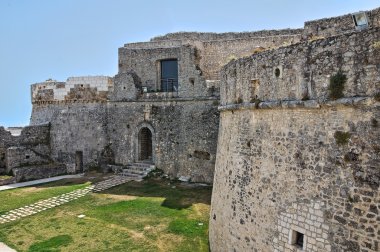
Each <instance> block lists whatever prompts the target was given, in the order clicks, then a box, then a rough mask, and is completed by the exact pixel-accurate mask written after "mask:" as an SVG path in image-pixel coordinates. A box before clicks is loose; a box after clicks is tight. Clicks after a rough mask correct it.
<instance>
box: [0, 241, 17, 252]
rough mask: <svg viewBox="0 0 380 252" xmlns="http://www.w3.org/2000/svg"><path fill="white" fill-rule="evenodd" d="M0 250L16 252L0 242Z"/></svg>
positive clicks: (1, 251) (2, 251) (0, 251)
mask: <svg viewBox="0 0 380 252" xmlns="http://www.w3.org/2000/svg"><path fill="white" fill-rule="evenodd" d="M0 252H17V251H16V250H14V249H12V248H10V247H8V246H7V245H5V244H4V243H2V242H0Z"/></svg>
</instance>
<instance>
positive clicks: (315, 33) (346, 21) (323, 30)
mask: <svg viewBox="0 0 380 252" xmlns="http://www.w3.org/2000/svg"><path fill="white" fill-rule="evenodd" d="M365 13H366V16H367V18H368V21H369V26H370V27H371V28H375V27H380V8H377V9H374V10H371V11H365ZM352 15H353V14H347V15H343V16H339V17H332V18H323V19H318V20H313V21H308V22H305V28H304V31H303V33H302V37H303V39H305V40H307V39H312V38H318V37H323V38H327V37H331V36H335V35H339V34H343V33H347V32H353V31H355V30H356V29H357V28H356V27H355V23H354V20H353V17H352Z"/></svg>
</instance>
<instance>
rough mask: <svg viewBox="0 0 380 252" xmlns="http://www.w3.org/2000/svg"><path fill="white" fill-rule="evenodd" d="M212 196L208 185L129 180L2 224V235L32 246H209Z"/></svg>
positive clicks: (22, 247)
mask: <svg viewBox="0 0 380 252" xmlns="http://www.w3.org/2000/svg"><path fill="white" fill-rule="evenodd" d="M173 187H175V188H173ZM210 200H211V188H210V187H192V186H188V185H182V184H179V183H170V184H169V182H168V181H167V180H156V179H149V180H145V181H143V182H129V183H127V184H124V185H120V186H118V187H114V188H111V189H109V190H107V191H104V192H102V193H96V194H95V193H92V194H89V195H87V196H85V197H83V198H80V199H78V200H75V201H72V202H70V203H68V204H65V205H62V206H60V207H57V208H53V209H49V210H47V211H44V212H41V213H39V214H37V215H34V216H30V217H27V218H24V219H21V220H19V221H16V222H13V223H8V224H3V225H0V241H3V242H5V243H6V244H7V245H9V246H11V247H13V248H15V249H16V250H17V251H29V252H37V251H38V252H43V251H51V252H53V251H54V252H56V251H81V252H82V251H107V252H108V251H144V252H145V251H181V252H182V251H183V252H185V251H192V252H193V251H208V250H209V248H208V218H209V210H210ZM81 214H83V215H85V217H84V218H78V215H81Z"/></svg>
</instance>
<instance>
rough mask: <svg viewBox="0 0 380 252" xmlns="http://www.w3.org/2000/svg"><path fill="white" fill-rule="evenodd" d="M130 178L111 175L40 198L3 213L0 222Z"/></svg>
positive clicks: (104, 188)
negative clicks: (69, 190) (82, 186)
mask: <svg viewBox="0 0 380 252" xmlns="http://www.w3.org/2000/svg"><path fill="white" fill-rule="evenodd" d="M131 180H133V179H132V178H129V177H121V176H113V177H111V178H109V179H107V180H104V181H101V182H98V183H96V184H94V185H90V186H87V187H85V188H84V189H77V190H74V191H72V192H69V193H65V194H61V195H59V196H56V197H52V198H49V199H45V200H41V201H38V202H36V203H34V204H31V205H27V206H24V207H20V208H17V209H14V210H11V211H9V212H7V213H5V214H4V215H0V224H3V223H7V222H11V221H15V220H18V219H21V218H23V217H27V216H30V215H33V214H36V213H39V212H42V211H45V210H47V209H50V208H53V207H56V206H60V205H62V204H65V203H67V202H70V201H73V200H76V199H78V198H80V197H83V196H85V195H87V194H89V193H90V192H100V191H104V190H107V189H109V188H111V187H114V186H118V185H121V184H124V183H126V182H128V181H131ZM0 251H1V250H0Z"/></svg>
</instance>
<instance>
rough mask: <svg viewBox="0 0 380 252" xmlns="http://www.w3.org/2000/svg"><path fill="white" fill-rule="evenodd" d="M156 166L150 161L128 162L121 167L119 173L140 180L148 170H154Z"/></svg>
mask: <svg viewBox="0 0 380 252" xmlns="http://www.w3.org/2000/svg"><path fill="white" fill-rule="evenodd" d="M155 168H156V167H155V165H154V164H151V163H133V164H128V165H127V166H126V167H125V168H123V169H122V172H121V173H120V174H119V175H121V176H123V177H129V178H131V179H133V180H136V181H141V180H142V179H143V178H144V177H145V176H146V175H147V174H148V173H149V172H150V171H152V170H154V169H155Z"/></svg>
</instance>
